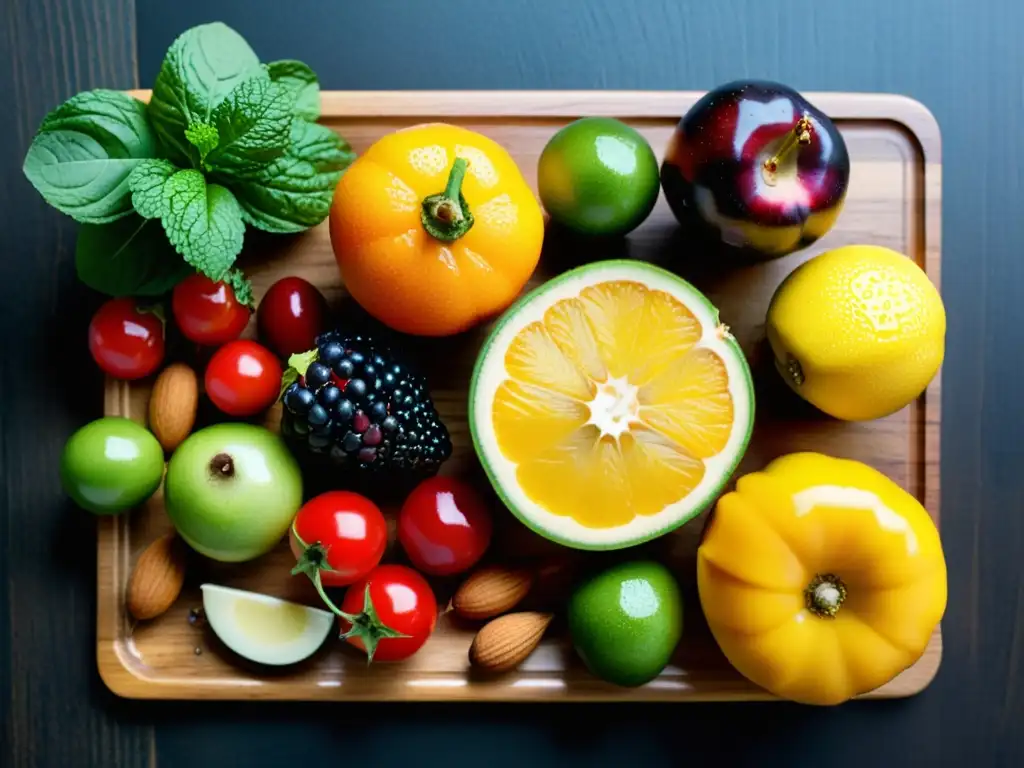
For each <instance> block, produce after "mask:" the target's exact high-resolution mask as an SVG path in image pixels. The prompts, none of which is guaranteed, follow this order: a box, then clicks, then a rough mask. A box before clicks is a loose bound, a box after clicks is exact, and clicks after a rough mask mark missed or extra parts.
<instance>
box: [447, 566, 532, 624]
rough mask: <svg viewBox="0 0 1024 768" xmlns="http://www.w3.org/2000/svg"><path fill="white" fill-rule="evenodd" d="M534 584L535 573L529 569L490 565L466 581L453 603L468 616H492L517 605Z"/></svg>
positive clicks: (482, 617) (462, 614)
mask: <svg viewBox="0 0 1024 768" xmlns="http://www.w3.org/2000/svg"><path fill="white" fill-rule="evenodd" d="M532 586H533V574H532V572H530V571H528V570H526V569H523V568H504V567H500V566H488V567H486V568H481V569H480V570H478V571H476V572H474V573H472V574H471V575H470V576H469V578H468V579H466V580H465V581H464V582H463V583H462V585H461V586H460V587H459V589H458V590H457V591H456V592H455V597H454V598H452V606H453V607H454V608H455V612H456V613H457V614H458V615H459V616H461V617H462V618H464V619H489V618H491V617H493V616H498V615H500V614H502V613H505V612H506V611H511V610H512V609H513V608H515V607H516V605H518V604H519V601H520V600H522V599H523V598H524V597H526V594H527V593H528V592H529V591H530V587H532Z"/></svg>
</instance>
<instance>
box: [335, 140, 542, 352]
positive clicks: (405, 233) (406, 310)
mask: <svg viewBox="0 0 1024 768" xmlns="http://www.w3.org/2000/svg"><path fill="white" fill-rule="evenodd" d="M330 231H331V244H332V246H333V247H334V254H335V256H336V258H337V261H338V267H339V269H340V270H341V276H342V280H343V281H344V283H345V287H346V288H347V289H348V291H349V293H350V294H351V295H352V297H353V298H354V299H355V300H356V301H357V302H359V304H361V305H362V306H363V308H364V309H366V310H367V312H369V313H370V314H371V315H373V316H374V317H376V318H377V319H378V320H380V321H381V322H383V323H385V324H386V325H389V326H390V327H392V328H394V329H396V330H399V331H402V332H405V333H413V334H419V335H424V336H446V335H449V334H453V333H458V332H460V331H464V330H466V329H468V328H470V327H472V326H473V325H475V324H477V323H478V322H480V321H482V320H485V319H487V318H490V317H493V316H494V315H496V314H498V313H500V312H501V311H502V310H504V309H505V308H506V307H508V305H509V304H511V303H512V301H513V300H514V299H515V298H516V296H517V295H518V294H519V292H520V291H521V290H522V288H523V286H524V285H525V284H526V281H527V280H528V279H529V277H530V275H531V274H533V270H534V268H535V267H536V266H537V260H538V259H539V258H540V250H541V244H542V242H543V239H544V218H543V214H542V213H541V209H540V205H539V204H538V202H537V199H536V197H534V194H533V192H532V191H531V189H530V187H529V186H528V185H527V183H526V181H525V179H523V176H522V174H521V173H520V172H519V169H518V168H517V167H516V164H515V162H514V161H513V160H512V158H511V157H510V156H509V154H508V152H506V151H505V150H504V149H503V148H502V147H501V146H500V145H498V144H496V143H495V142H494V141H492V140H491V139H489V138H487V137H486V136H483V135H481V134H479V133H475V132H473V131H470V130H467V129H465V128H459V127H456V126H452V125H446V124H443V123H433V124H427V125H419V126H413V127H411V128H405V129H403V130H400V131H396V132H395V133H391V134H388V135H387V136H384V137H383V138H382V139H380V140H379V141H377V142H376V143H375V144H374V145H373V146H371V147H370V148H369V149H368V150H367V151H366V152H365V153H364V154H363V155H362V156H361V157H360V158H359V159H358V160H356V162H355V163H353V164H352V165H351V166H350V167H349V169H348V170H347V171H346V172H345V175H344V176H342V178H341V182H340V183H339V184H338V188H337V190H336V191H335V194H334V201H333V203H332V206H331V216H330Z"/></svg>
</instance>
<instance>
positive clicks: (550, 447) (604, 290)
mask: <svg viewBox="0 0 1024 768" xmlns="http://www.w3.org/2000/svg"><path fill="white" fill-rule="evenodd" d="M469 410H470V429H471V432H472V436H473V442H474V445H475V447H476V451H477V454H478V456H479V457H480V460H481V463H482V464H483V467H484V469H485V470H486V472H487V474H488V476H489V477H490V479H491V482H492V484H493V485H494V487H495V489H496V490H497V492H498V493H499V495H500V496H501V497H502V498H503V500H504V501H505V503H506V505H507V506H508V507H509V508H510V509H511V510H512V511H513V513H514V514H516V515H517V516H518V517H519V518H520V519H521V520H522V521H523V522H524V523H525V524H526V525H527V526H528V527H530V528H532V529H534V530H535V531H537V532H538V533H540V534H541V535H543V536H546V537H547V538H549V539H552V540H554V541H558V542H560V543H562V544H565V545H567V546H571V547H576V548H580V549H616V548H620V547H626V546H630V545H632V544H637V543H639V542H641V541H646V540H648V539H652V538H654V537H656V536H659V535H661V534H663V533H665V532H667V531H669V530H672V529H673V528H675V527H677V526H679V525H681V524H683V523H684V522H686V521H687V520H690V519H691V518H693V517H694V516H695V515H697V514H698V513H699V512H700V511H701V510H702V509H704V508H705V507H706V506H707V505H709V504H710V503H711V502H713V501H714V499H715V497H716V496H717V495H718V493H719V492H720V491H721V488H722V486H723V485H724V484H725V482H726V481H727V480H728V478H729V476H730V475H731V474H732V472H733V470H734V469H735V467H736V465H737V464H738V463H739V460H740V458H741V456H742V454H743V451H744V450H745V449H746V446H747V442H748V441H749V439H750V431H751V427H752V423H753V413H754V396H753V387H752V385H751V380H750V371H749V368H748V367H747V363H746V360H745V359H744V357H743V353H742V352H741V351H740V348H739V345H738V344H737V343H736V341H735V339H734V338H733V337H732V335H731V334H730V333H729V331H728V329H727V328H726V327H725V326H724V325H722V324H721V323H720V322H719V319H718V311H717V310H716V309H715V308H714V306H712V305H711V303H710V302H709V301H708V300H707V299H706V298H705V297H704V296H703V295H702V294H701V293H700V292H699V291H697V289H695V288H694V287H693V286H691V285H690V284H689V283H687V282H686V281H684V280H682V279H680V278H678V277H676V276H675V275H673V274H671V273H669V272H666V271H664V270H661V269H658V268H657V267H653V266H651V265H650V264H645V263H642V262H632V261H606V262H598V263H595V264H590V265H587V266H584V267H580V268H578V269H575V270H572V271H570V272H567V273H565V274H563V275H561V276H560V277H558V278H556V279H554V280H552V281H550V282H548V283H546V284H544V285H543V286H541V287H540V288H538V289H537V290H535V291H533V292H532V293H530V294H529V295H527V296H526V297H525V298H523V299H522V300H521V301H520V302H519V303H518V304H516V305H515V306H514V307H513V308H512V309H510V310H509V311H508V312H507V313H506V314H505V315H504V317H503V318H502V319H501V321H500V322H499V323H498V324H497V326H496V327H495V329H494V330H493V332H492V334H491V336H490V338H489V339H488V340H487V342H486V343H485V344H484V347H483V349H482V351H481V354H480V357H479V358H478V360H477V364H476V369H475V370H474V373H473V380H472V383H471V389H470V406H469Z"/></svg>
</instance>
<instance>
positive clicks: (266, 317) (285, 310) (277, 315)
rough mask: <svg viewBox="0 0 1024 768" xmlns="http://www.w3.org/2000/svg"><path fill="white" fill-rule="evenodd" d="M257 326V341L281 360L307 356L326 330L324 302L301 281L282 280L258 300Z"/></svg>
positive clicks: (295, 279) (308, 285)
mask: <svg viewBox="0 0 1024 768" xmlns="http://www.w3.org/2000/svg"><path fill="white" fill-rule="evenodd" d="M256 325H257V329H258V330H259V334H260V338H261V339H262V340H263V341H264V342H265V343H266V344H267V345H268V346H269V347H271V349H273V350H274V351H275V352H277V354H279V355H280V356H281V357H283V358H285V359H287V358H288V356H289V355H293V354H295V353H297V352H308V351H309V350H311V349H312V348H313V347H315V346H316V344H315V343H314V340H315V339H316V337H317V336H318V335H319V334H321V333H323V332H324V330H325V329H326V327H327V301H326V299H324V297H323V294H322V293H320V291H318V290H317V289H316V287H314V286H313V284H312V283H310V282H307V281H306V280H303V279H302V278H301V277H284V278H281V279H280V280H278V281H277V282H276V283H274V284H273V285H272V286H270V289H269V290H268V291H267V292H266V294H264V296H263V298H262V300H260V305H259V307H258V308H257V310H256Z"/></svg>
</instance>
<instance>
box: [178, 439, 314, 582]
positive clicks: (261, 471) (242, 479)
mask: <svg viewBox="0 0 1024 768" xmlns="http://www.w3.org/2000/svg"><path fill="white" fill-rule="evenodd" d="M225 457H226V458H228V459H230V461H225ZM164 504H165V507H166V509H167V516H168V517H169V518H170V520H171V522H172V523H173V524H174V527H175V528H176V529H177V530H178V533H179V534H181V537H182V538H183V539H184V540H185V541H186V542H187V543H188V545H189V546H190V547H192V548H193V549H194V550H196V551H197V552H199V553H200V554H202V555H205V556H206V557H209V558H212V559H214V560H220V561H222V562H227V563H237V562H242V561H244V560H251V559H253V558H254V557H259V556H260V555H262V554H265V553H266V552H269V551H270V550H271V549H273V548H274V547H275V546H276V545H277V543H278V542H279V541H280V540H281V539H282V537H284V536H285V534H287V533H288V528H289V527H290V526H291V523H292V520H293V519H294V517H295V514H296V512H297V511H298V509H299V507H300V506H301V505H302V474H301V472H300V471H299V465H298V464H297V463H296V461H295V459H294V458H293V457H292V455H291V453H290V452H289V451H288V448H287V447H286V446H285V444H284V443H283V442H282V441H281V439H280V438H279V437H278V436H277V435H275V434H274V433H273V432H271V431H270V430H268V429H265V428H263V427H257V426H255V425H253V424H245V423H225V424H214V425H213V426H210V427H206V428H204V429H201V430H199V431H198V432H193V433H192V434H191V435H189V436H188V438H186V440H185V442H183V443H182V444H181V445H179V446H178V448H177V449H176V450H175V451H174V454H173V455H172V456H171V460H170V462H168V465H167V479H166V481H165V482H164Z"/></svg>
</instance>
